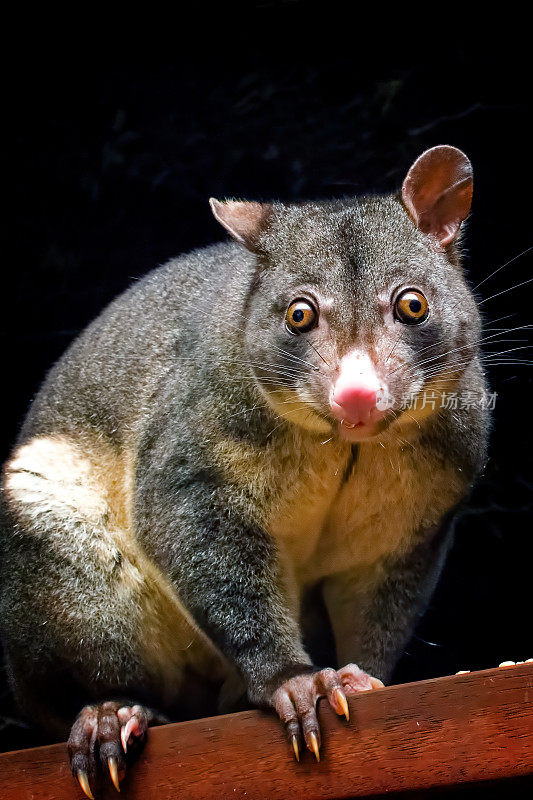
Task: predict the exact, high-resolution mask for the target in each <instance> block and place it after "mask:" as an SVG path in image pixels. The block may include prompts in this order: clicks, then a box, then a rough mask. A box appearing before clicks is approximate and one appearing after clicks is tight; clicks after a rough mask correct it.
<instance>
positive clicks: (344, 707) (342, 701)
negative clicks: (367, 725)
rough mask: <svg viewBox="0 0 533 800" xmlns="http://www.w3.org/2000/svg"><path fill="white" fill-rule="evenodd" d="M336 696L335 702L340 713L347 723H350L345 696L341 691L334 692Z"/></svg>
mask: <svg viewBox="0 0 533 800" xmlns="http://www.w3.org/2000/svg"><path fill="white" fill-rule="evenodd" d="M336 695H337V702H338V704H339V705H340V707H341V709H342V713H343V714H344V716H345V717H346V719H347V721H348V722H349V721H350V709H349V708H348V701H347V700H346V695H345V694H344V692H343V691H342V690H341V689H337V690H336Z"/></svg>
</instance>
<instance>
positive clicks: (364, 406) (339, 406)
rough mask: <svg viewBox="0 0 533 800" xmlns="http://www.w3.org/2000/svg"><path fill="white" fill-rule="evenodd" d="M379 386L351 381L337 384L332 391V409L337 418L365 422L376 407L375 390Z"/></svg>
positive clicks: (355, 422)
mask: <svg viewBox="0 0 533 800" xmlns="http://www.w3.org/2000/svg"><path fill="white" fill-rule="evenodd" d="M378 389H379V386H369V385H365V384H364V383H353V384H347V385H344V386H340V387H339V386H337V387H336V388H335V392H334V393H333V401H332V404H331V408H332V411H333V413H334V415H335V416H336V417H337V418H338V419H344V420H346V422H350V423H354V424H356V425H357V424H358V423H360V422H362V423H363V424H366V423H368V422H370V418H371V416H372V412H373V411H374V410H375V409H376V392H377V391H378Z"/></svg>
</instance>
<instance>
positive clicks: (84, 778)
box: [76, 769, 94, 800]
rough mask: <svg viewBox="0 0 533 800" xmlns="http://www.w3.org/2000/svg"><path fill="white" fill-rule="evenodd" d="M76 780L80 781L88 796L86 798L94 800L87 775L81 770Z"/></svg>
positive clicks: (84, 792)
mask: <svg viewBox="0 0 533 800" xmlns="http://www.w3.org/2000/svg"><path fill="white" fill-rule="evenodd" d="M76 778H77V779H78V783H79V784H80V786H81V790H82V792H83V794H84V795H86V797H88V798H89V800H94V797H93V793H92V792H91V787H90V786H89V778H88V777H87V773H86V772H83V771H82V770H81V769H80V770H78V773H77V775H76Z"/></svg>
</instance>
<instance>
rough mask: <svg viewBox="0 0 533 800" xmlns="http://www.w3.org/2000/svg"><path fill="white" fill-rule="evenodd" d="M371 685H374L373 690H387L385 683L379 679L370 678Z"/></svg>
mask: <svg viewBox="0 0 533 800" xmlns="http://www.w3.org/2000/svg"><path fill="white" fill-rule="evenodd" d="M370 683H371V684H372V688H373V689H384V688H385V684H384V683H383V681H380V679H379V678H373V677H372V676H370Z"/></svg>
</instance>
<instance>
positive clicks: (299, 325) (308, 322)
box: [285, 300, 318, 333]
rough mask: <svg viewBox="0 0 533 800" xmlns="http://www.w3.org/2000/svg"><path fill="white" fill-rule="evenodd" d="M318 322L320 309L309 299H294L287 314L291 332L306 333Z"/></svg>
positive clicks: (287, 323) (286, 319)
mask: <svg viewBox="0 0 533 800" xmlns="http://www.w3.org/2000/svg"><path fill="white" fill-rule="evenodd" d="M317 322H318V311H317V310H316V308H315V307H314V306H313V304H312V303H310V302H309V301H308V300H294V302H292V303H291V304H290V306H289V307H288V309H287V313H286V314H285V324H286V325H287V328H288V330H289V331H290V333H305V332H306V331H309V330H311V328H314V326H315V325H316V324H317Z"/></svg>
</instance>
